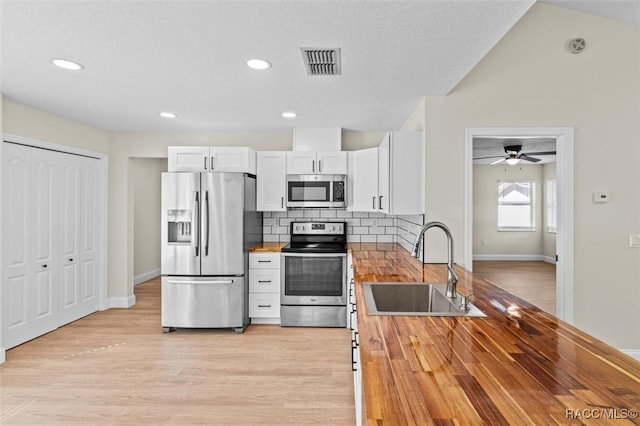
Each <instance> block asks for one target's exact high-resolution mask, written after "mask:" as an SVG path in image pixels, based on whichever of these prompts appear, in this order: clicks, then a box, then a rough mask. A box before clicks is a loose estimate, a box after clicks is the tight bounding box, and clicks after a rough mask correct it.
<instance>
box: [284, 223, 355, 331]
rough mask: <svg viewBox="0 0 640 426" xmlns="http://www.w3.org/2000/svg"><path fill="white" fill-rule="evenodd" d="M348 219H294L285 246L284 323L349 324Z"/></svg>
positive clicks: (311, 325) (296, 324)
mask: <svg viewBox="0 0 640 426" xmlns="http://www.w3.org/2000/svg"><path fill="white" fill-rule="evenodd" d="M346 229H347V227H346V224H345V222H292V223H291V233H290V235H291V242H290V243H289V244H288V245H286V246H284V247H283V248H282V265H281V275H282V276H281V278H282V279H281V289H282V292H281V296H280V317H281V324H282V325H283V326H300V327H346V325H347V274H346V271H347V234H346Z"/></svg>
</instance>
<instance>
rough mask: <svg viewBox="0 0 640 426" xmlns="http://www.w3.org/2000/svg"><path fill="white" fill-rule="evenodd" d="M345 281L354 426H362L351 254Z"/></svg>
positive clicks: (358, 341)
mask: <svg viewBox="0 0 640 426" xmlns="http://www.w3.org/2000/svg"><path fill="white" fill-rule="evenodd" d="M347 259H348V267H347V280H348V283H349V300H348V306H347V315H348V316H349V317H348V318H347V326H348V327H349V328H350V329H351V370H352V371H353V391H354V392H353V393H354V396H355V408H356V425H358V426H360V425H362V368H361V363H360V336H359V335H358V309H357V307H356V289H355V280H354V271H353V262H352V258H351V254H349V255H348V257H347Z"/></svg>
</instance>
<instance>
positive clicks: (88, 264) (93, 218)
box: [75, 158, 101, 319]
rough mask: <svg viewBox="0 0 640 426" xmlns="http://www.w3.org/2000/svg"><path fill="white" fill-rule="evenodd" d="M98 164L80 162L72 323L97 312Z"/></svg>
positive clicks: (88, 160) (96, 162)
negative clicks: (76, 275) (75, 306)
mask: <svg viewBox="0 0 640 426" xmlns="http://www.w3.org/2000/svg"><path fill="white" fill-rule="evenodd" d="M99 167H100V164H99V161H98V160H94V159H91V158H83V159H82V169H81V170H82V175H81V176H82V180H81V185H80V196H81V198H80V223H79V226H78V228H79V234H80V245H79V250H80V277H81V285H80V288H79V290H80V298H79V301H80V308H79V310H78V316H77V318H75V319H78V318H80V317H83V316H85V315H89V314H90V313H92V312H95V311H97V310H98V278H99V276H100V268H99V264H100V257H99V252H100V248H99V244H100V235H99V234H98V229H100V228H99V224H100V211H99V209H98V197H97V194H100V192H101V191H100V181H99V178H98V176H99V172H100V170H99Z"/></svg>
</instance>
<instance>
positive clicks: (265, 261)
mask: <svg viewBox="0 0 640 426" xmlns="http://www.w3.org/2000/svg"><path fill="white" fill-rule="evenodd" d="M258 263H271V261H270V260H258Z"/></svg>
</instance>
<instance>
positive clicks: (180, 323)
mask: <svg viewBox="0 0 640 426" xmlns="http://www.w3.org/2000/svg"><path fill="white" fill-rule="evenodd" d="M161 294H162V327H163V328H165V329H171V328H227V327H230V328H243V327H244V326H245V324H243V319H244V317H245V315H244V309H245V303H244V299H245V287H244V277H171V276H168V277H162V293H161Z"/></svg>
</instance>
